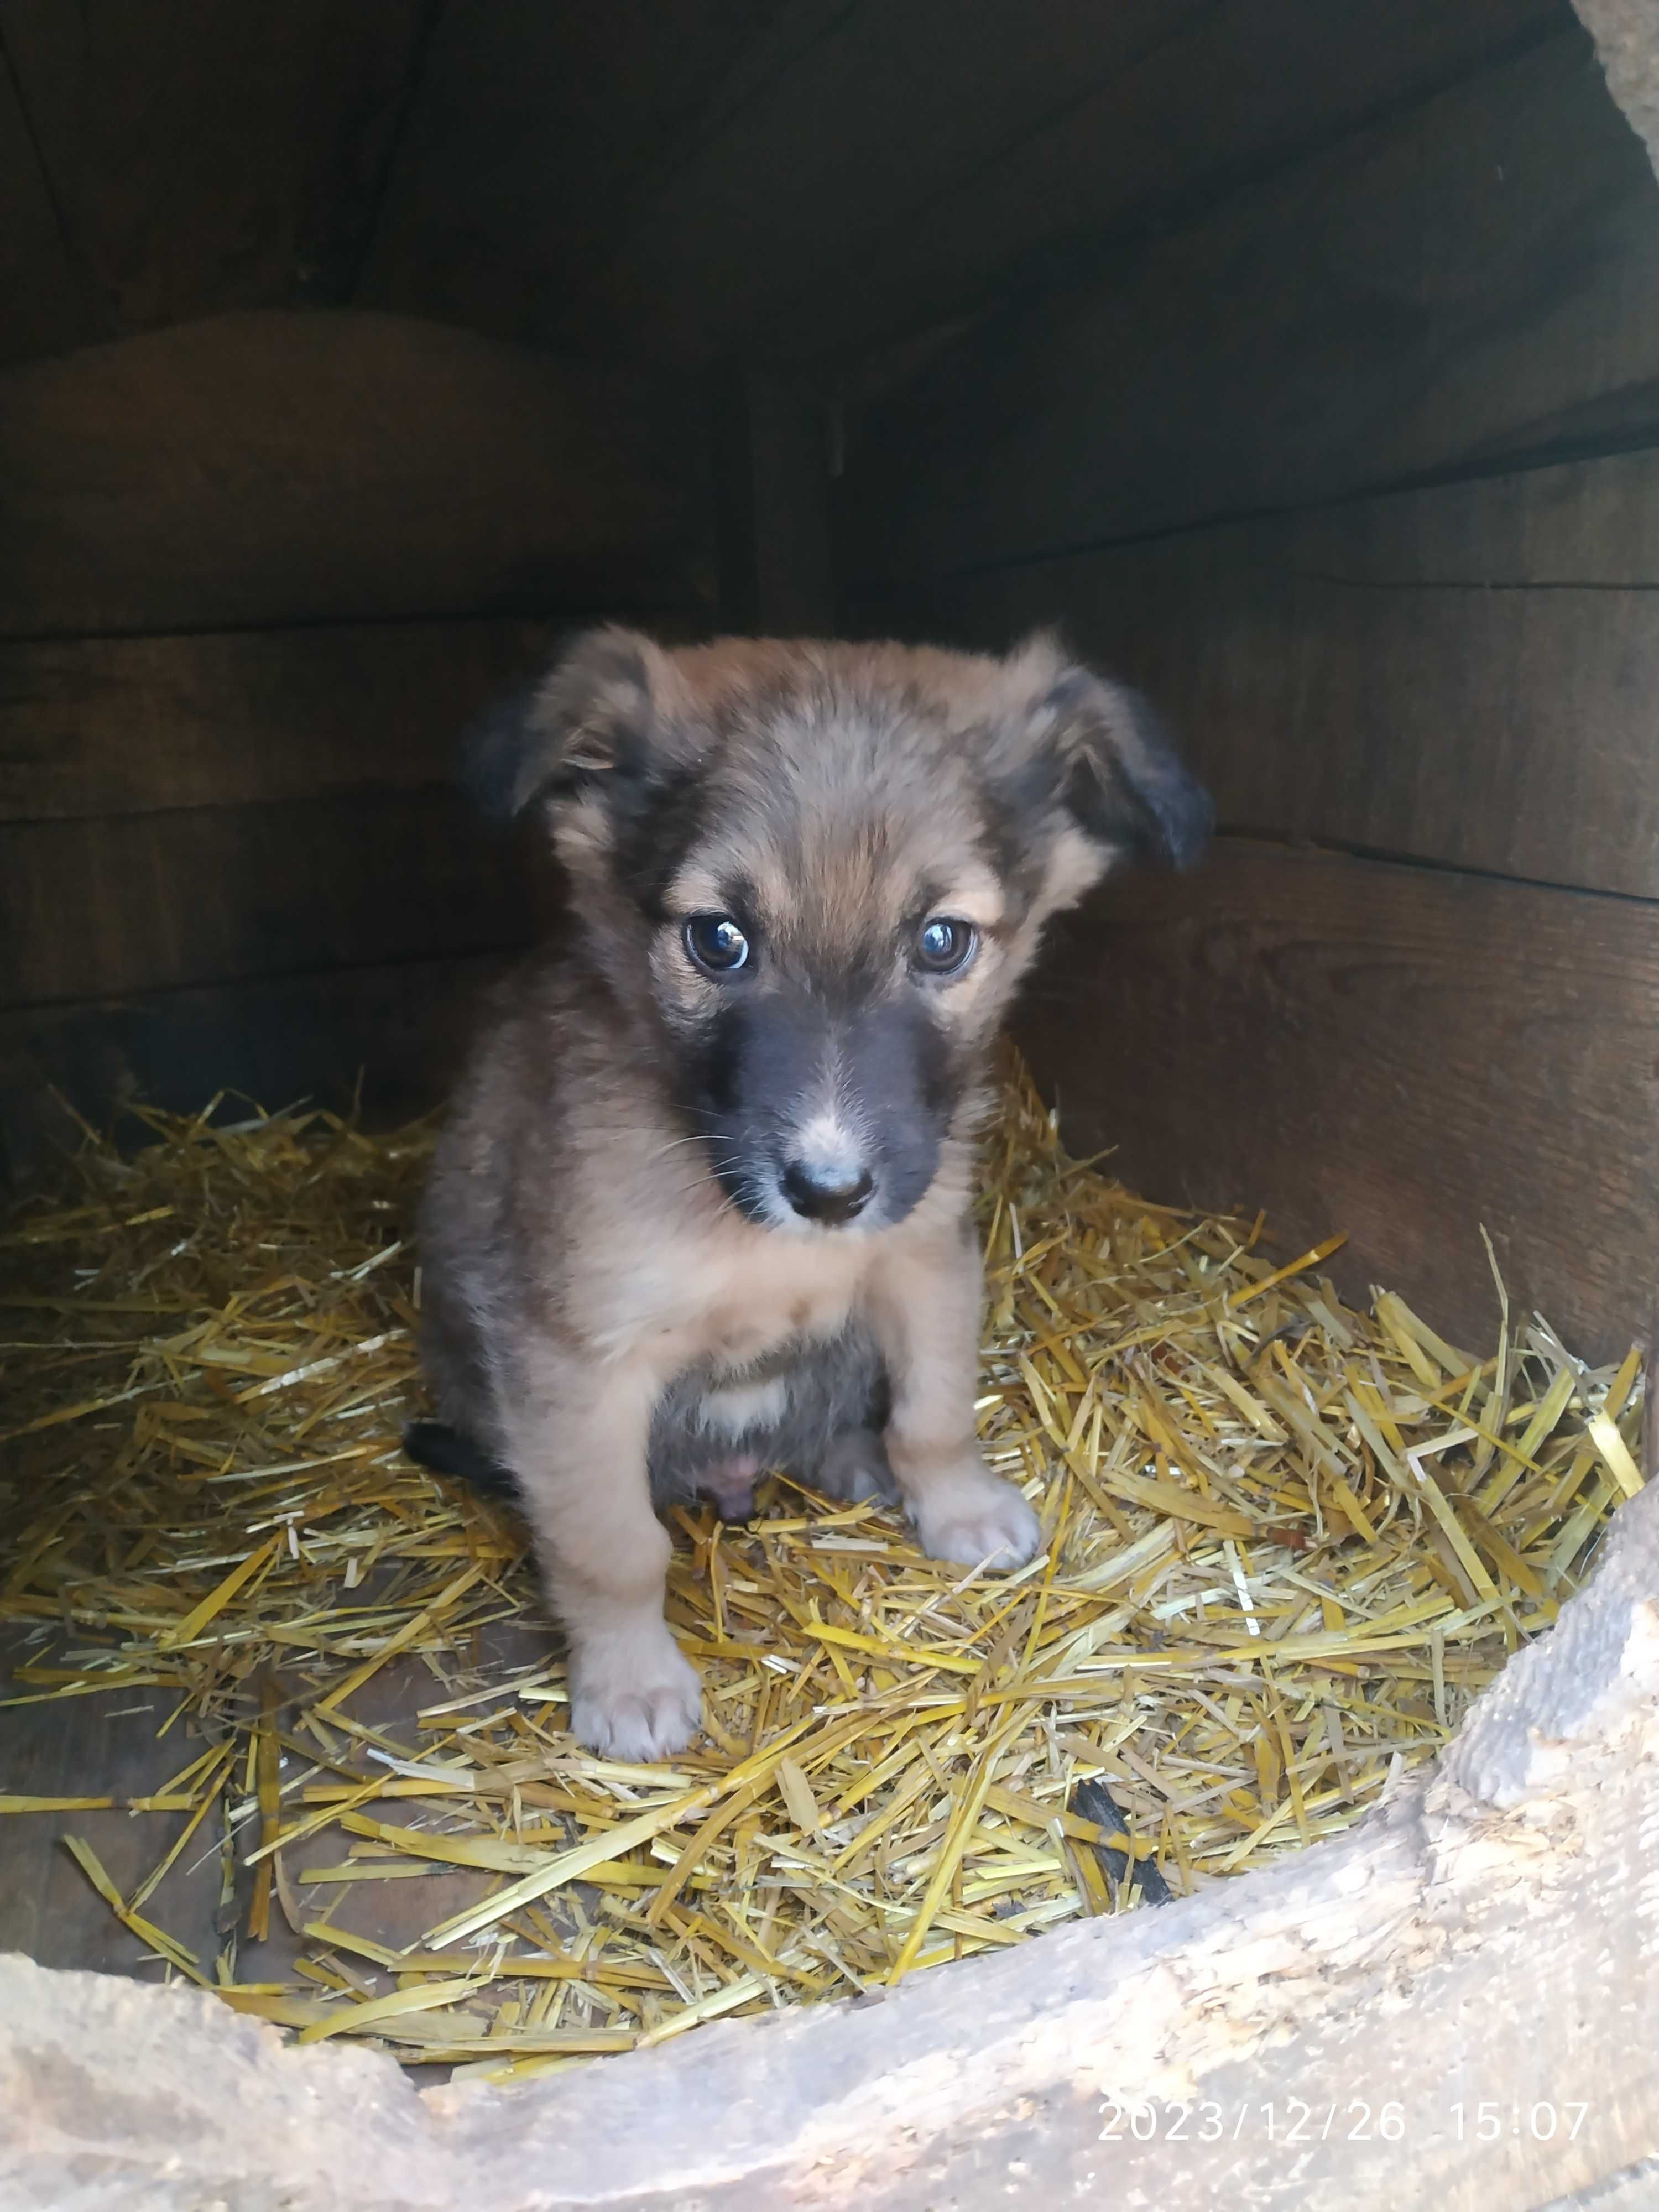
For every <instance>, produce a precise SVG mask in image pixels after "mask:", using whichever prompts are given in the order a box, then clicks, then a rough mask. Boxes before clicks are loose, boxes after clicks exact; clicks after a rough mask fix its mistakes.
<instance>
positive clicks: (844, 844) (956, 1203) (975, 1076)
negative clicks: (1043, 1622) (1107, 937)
mask: <svg viewBox="0 0 1659 2212" xmlns="http://www.w3.org/2000/svg"><path fill="white" fill-rule="evenodd" d="M481 763H482V780H483V781H486V782H487V783H488V784H489V786H490V787H492V789H493V793H494V796H495V801H496V803H497V805H499V806H500V807H501V809H502V810H503V811H507V812H511V813H519V812H522V811H524V810H526V809H530V808H534V809H537V810H539V811H541V812H543V813H544V816H545V819H546V823H547V825H548V830H549V834H550V837H551V840H552V843H553V846H554V848H555V850H556V854H557V855H558V857H559V859H560V860H561V861H562V864H563V871H564V875H565V878H566V881H567V884H568V903H569V908H570V918H571V922H572V925H573V927H572V928H571V931H570V933H569V938H568V942H567V943H565V944H563V945H562V946H561V947H560V948H559V949H558V950H557V951H555V952H550V953H546V954H544V955H543V956H542V957H539V958H538V959H535V960H532V962H530V963H529V964H527V965H526V967H525V968H524V969H522V970H521V971H520V973H519V974H518V975H517V976H516V977H514V978H513V980H512V981H511V982H510V983H509V984H508V985H507V987H506V989H505V990H504V992H503V993H502V994H501V998H500V1000H499V1002H498V1004H497V1005H496V1006H495V1011H494V1014H493V1018H492V1019H491V1020H490V1021H489V1024H487V1025H486V1028H485V1030H484V1033H483V1036H482V1038H481V1040H480V1042H479V1045H478V1047H477V1051H476V1053H475V1054H474V1057H473V1060H472V1063H471V1067H470V1069H469V1071H468V1073H467V1074H466V1076H465V1079H464V1080H463V1082H462V1085H461V1087H460V1091H459V1096H458V1097H457V1099H456V1101H455V1104H454V1109H453V1114H452V1116H451V1118H450V1121H449V1123H448V1126H447V1129H446V1131H445V1133H444V1136H443V1139H442V1141H441V1145H440V1146H439V1150H438V1154H437V1158H436V1160H435V1164H434V1168H433V1173H432V1180H431V1185H430V1189H429V1192H428V1199H427V1204H426V1211H425V1216H424V1221H423V1225H422V1260H423V1278H422V1279H423V1285H424V1288H423V1304H424V1330H425V1338H424V1353H425V1358H426V1364H427V1369H428V1376H429V1378H430V1381H431V1383H432V1387H433V1390H434V1392H435V1396H436V1400H437V1404H438V1409H439V1413H440V1415H441V1421H440V1422H437V1423H425V1424H421V1425H417V1427H416V1429H414V1430H412V1431H410V1449H411V1450H412V1451H413V1452H414V1453H415V1455H416V1456H417V1457H420V1458H422V1459H423V1460H424V1461H426V1462H427V1463H428V1464H430V1465H435V1466H438V1467H441V1468H444V1469H445V1470H446V1471H448V1472H453V1473H461V1474H469V1475H471V1477H472V1478H473V1479H474V1480H482V1481H483V1482H485V1483H486V1484H491V1485H495V1486H500V1485H502V1484H504V1483H507V1482H509V1481H510V1483H511V1484H512V1486H514V1487H515V1488H516V1491H517V1492H518V1495H519V1498H520V1504H521V1505H522V1508H523V1510H524V1511H525V1513H526V1515H527V1516H528V1518H529V1520H530V1522H531V1525H532V1529H533V1531H534V1534H535V1537H536V1542H537V1549H538V1558H539V1560H540V1563H541V1566H542V1569H543V1572H544V1577H545V1580H546V1587H547V1594H548V1597H549V1600H550V1604H551V1606H552V1607H553V1609H554V1610H555V1611H556V1613H558V1614H559V1615H560V1616H561V1618H562V1620H563V1622H564V1624H565V1627H566V1629H567V1631H568V1637H569V1644H570V1704H571V1725H572V1727H573V1729H574V1731H575V1733H576V1735H578V1736H579V1737H580V1739H581V1741H583V1742H584V1743H586V1744H588V1745H590V1746H592V1747H593V1748H594V1749H595V1750H598V1751H601V1752H605V1753H611V1755H613V1756H615V1757H617V1758H618V1759H661V1758H664V1757H665V1756H667V1755H668V1754H670V1753H672V1752H675V1751H677V1750H678V1749H679V1748H680V1747H682V1746H683V1745H684V1744H685V1743H686V1742H687V1741H689V1740H690V1737H691V1736H692V1735H694V1734H695V1733H696V1728H697V1723H698V1713H699V1704H700V1697H699V1688H698V1682H697V1677H696V1674H695V1673H694V1672H693V1670H692V1668H690V1666H689V1665H688V1664H687V1662H686V1661H685V1660H684V1658H683V1657H682V1656H681V1654H680V1652H679V1650H678V1647H677V1645H676V1644H675V1643H674V1639H673V1638H672V1637H671V1635H670V1634H669V1632H668V1629H667V1626H666V1625H665V1621H664V1619H663V1577H664V1571H665V1567H666V1565H667V1561H668V1556H669V1541H668V1537H667V1535H666V1534H665V1531H664V1528H663V1527H662V1525H661V1523H660V1522H659V1520H658V1518H657V1515H656V1512H655V1510H653V1500H654V1501H655V1503H656V1504H661V1503H662V1502H663V1501H664V1500H665V1499H666V1498H671V1497H672V1496H673V1495H675V1494H677V1493H678V1494H681V1495H690V1494H691V1493H693V1492H697V1491H702V1492H708V1494H710V1495H712V1496H713V1497H714V1498H715V1499H716V1500H717V1502H718V1503H719V1504H720V1509H721V1510H722V1511H723V1512H724V1513H725V1514H726V1516H727V1517H728V1518H737V1517H740V1516H742V1514H743V1513H744V1512H745V1511H746V1510H748V1507H749V1503H750V1495H751V1492H752V1486H753V1482H754V1479H755V1476H756V1474H757V1473H758V1472H760V1471H763V1470H764V1469H766V1468H772V1467H779V1466H781V1467H785V1468H788V1469H789V1470H790V1471H791V1472H793V1473H795V1474H799V1476H800V1477H802V1478H803V1479H804V1480H809V1481H811V1482H814V1483H816V1484H817V1486H819V1487H820V1488H822V1489H826V1490H828V1491H829V1492H831V1493H832V1494H835V1495H839V1496H842V1497H848V1498H859V1497H868V1496H872V1495H874V1494H876V1493H878V1492H884V1493H886V1494H888V1495H892V1494H894V1493H895V1492H896V1495H897V1496H898V1497H899V1498H902V1501H903V1504H904V1505H905V1508H906V1510H908V1513H909V1515H910V1517H911V1519H912V1520H913V1521H914V1522H915V1528H916V1533H917V1534H918V1536H919V1538H920V1540H921V1543H922V1545H923V1547H925V1548H926V1549H927V1551H928V1552H929V1553H932V1554H933V1557H934V1558H936V1559H951V1560H956V1561H958V1562H960V1563H962V1564H963V1565H978V1564H981V1563H987V1564H989V1565H998V1566H1005V1567H1011V1566H1016V1565H1019V1564H1021V1563H1022V1562H1023V1561H1024V1560H1026V1559H1030V1556H1031V1555H1032V1553H1033V1551H1034V1550H1035V1547H1036V1541H1037V1524H1036V1519H1035V1517H1034V1516H1033V1515H1032V1512H1031V1510H1030V1507H1029V1506H1028V1505H1027V1504H1026V1503H1025V1501H1024V1498H1022V1497H1021V1496H1020V1494H1019V1493H1018V1491H1016V1490H1014V1489H1012V1487H1011V1486H1009V1485H1008V1484H1006V1483H1005V1482H1003V1481H1001V1480H999V1479H998V1478H997V1477H996V1476H995V1475H994V1474H991V1473H990V1472H989V1471H988V1469H987V1468H986V1467H985V1465H984V1463H983V1462H982V1460H981V1456H980V1452H979V1448H978V1445H977V1443H976V1442H975V1431H974V1413H973V1406H974V1396H975V1371H976V1366H977V1359H978V1346H979V1324H980V1304H981V1282H980V1257H979V1252H978V1249H977V1246H976V1244H975V1238H974V1234H973V1230H972V1226H971V1223H970V1219H969V1177H970V1174H971V1169H972V1143H971V1139H972V1136H973V1133H974V1130H975V1123H976V1121H977V1119H978V1117H979V1116H980V1115H981V1112H982V1109H983V1106H984V1103H985V1097H986V1092H985V1068H986V1063H987V1053H988V1049H989V1048H990V1046H991V1043H992V1042H993V1039H994V1036H995V1034H996V1030H997V1026H998V1023H999V1020H1000V1017H1001V1015H1002V1013H1003V1012H1004V1009H1005V1008H1006V1005H1007V1003H1008V999H1009V995H1010V994H1011V992H1012V989H1013V987H1014V986H1015V984H1016V982H1017V981H1018V978H1019V976H1020V975H1021V974H1022V972H1023V971H1024V969H1025V968H1026V966H1027V965H1028V964H1029V963H1030V960H1031V957H1032V955H1033V954H1034V953H1035V951H1036V945H1037V939H1038V935H1039V933H1040V932H1041V930H1042V925H1043V922H1044V921H1045V920H1046V919H1047V918H1048V915H1051V914H1053V913H1054V911H1055V910H1056V909H1057V908H1061V907H1064V906H1068V905H1070V904H1072V903H1073V902H1074V901H1075V900H1076V899H1077V898H1078V897H1079V896H1080V895H1081V894H1082V893H1083V892H1084V891H1085V890H1086V889H1087V888H1088V887H1089V885H1090V884H1093V883H1094V882H1095V881H1096V880H1097V878H1099V877H1100V876H1102V875H1103V873H1104V872H1105V871H1106V870H1107V869H1108V868H1109V866H1111V865H1112V864H1113V863H1114V862H1115V861H1116V860H1122V859H1125V858H1127V857H1128V856H1130V855H1131V854H1134V853H1137V852H1146V853H1152V854H1157V855H1159V856H1161V857H1163V858H1164V859H1165V860H1172V861H1175V862H1177V863H1181V862H1184V861H1186V860H1189V859H1191V858H1192V857H1193V856H1194V854H1195V853H1196V852H1197V850H1198V848H1200V845H1201V844H1202V842H1203V841H1204V838H1205V836H1206V834H1207V831H1208V828H1209V823H1210V809H1209V803H1208V801H1207V800H1206V798H1205V796H1204V794H1203V793H1202V792H1200V790H1199V788H1198V787H1197V786H1196V785H1195V784H1194V782H1193V781H1192V780H1191V779H1190V777H1189V776H1188V775H1187V773H1186V772H1185V770H1184V769H1182V767H1181V765H1180V763H1179V762H1178V761H1177V760H1176V757H1175V756H1174V754H1173V752H1172V751H1171V750H1170V747H1169V744H1168V743H1167V741H1166V740H1165V738H1164V737H1163V736H1162V734H1161V733H1160V732H1159V731H1158V728H1157V726H1156V725H1155V724H1154V723H1153V722H1152V719H1151V717H1150V715H1149V714H1147V712H1146V709H1145V708H1144V707H1143V706H1142V705H1141V703H1140V702H1139V700H1137V699H1136V698H1135V697H1134V696H1133V694H1131V693H1129V692H1127V691H1125V690H1121V689H1120V688H1119V687H1117V686H1115V685H1113V684H1109V683H1108V682H1105V681H1104V680H1103V679H1102V678H1099V677H1097V676H1094V675H1091V674H1090V673H1089V672H1088V671H1086V670H1085V669H1082V668H1079V667H1077V666H1075V665H1072V664H1070V663H1068V662H1067V660H1066V659H1065V657H1064V655H1063V654H1062V653H1060V649H1059V648H1058V647H1057V646H1056V645H1055V644H1054V641H1052V640H1050V639H1048V638H1046V637H1039V638H1036V639H1034V640H1033V641H1030V643H1028V644H1027V645H1025V646H1024V647H1021V648H1020V649H1019V650H1018V652H1016V653H1013V654H1012V655H1011V656H1010V657H1009V658H1008V659H1004V660H996V659H978V658H972V657H969V656H968V655H966V654H958V653H944V652H934V651H926V650H912V649H909V648H906V647H899V646H896V645H879V646H851V645H817V644H778V643H771V642H759V643H754V642H745V641H723V642H720V643H717V644H714V645H708V646H702V647H696V648H693V649H687V650H680V651H673V652H669V651H665V650H664V649H662V648H660V647H658V646H656V645H654V644H653V643H652V642H651V641H649V640H648V639H647V638H644V637H641V636H637V635H633V634H631V633H629V632H627V631H623V630H617V629H606V630H600V631H598V632H596V633H594V634H592V635H589V636H587V637H586V638H584V639H582V640H580V641H579V642H578V643H576V644H575V645H574V647H572V648H571V649H570V650H569V651H568V653H566V655H565V656H564V657H563V658H562V659H561V660H560V661H559V662H558V664H557V665H556V666H555V667H554V669H553V670H552V671H551V673H550V675H549V676H548V677H547V678H546V680H545V681H544V683H543V684H542V685H541V686H540V688H539V690H537V691H536V692H535V693H534V694H533V695H532V696H531V697H530V698H529V699H528V700H527V701H526V702H524V703H523V704H522V705H521V706H520V708H516V709H514V710H512V711H510V712H509V713H507V714H504V715H503V716H502V717H501V718H499V719H498V720H497V721H496V723H495V725H494V726H493V727H492V728H491V729H490V731H489V732H488V733H487V735H486V738H485V740H484V743H483V748H482V752H481Z"/></svg>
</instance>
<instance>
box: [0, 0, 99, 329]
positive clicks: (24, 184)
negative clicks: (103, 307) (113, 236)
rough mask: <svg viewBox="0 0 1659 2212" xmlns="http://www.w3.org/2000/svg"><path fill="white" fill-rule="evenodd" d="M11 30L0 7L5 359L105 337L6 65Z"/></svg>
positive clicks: (0, 315) (0, 266)
mask: <svg viewBox="0 0 1659 2212" xmlns="http://www.w3.org/2000/svg"><path fill="white" fill-rule="evenodd" d="M8 31H9V18H8V16H7V14H6V12H5V10H4V9H0V208H3V209H4V210H5V220H4V222H0V362H11V361H25V360H27V358H28V357H29V356H31V355H32V354H40V353H52V352H54V351H56V350H57V349H59V348H61V347H64V346H71V345H76V344H79V343H82V341H84V340H85V339H88V338H90V337H97V336H99V335H100V334H101V333H100V330H99V326H98V323H97V319H96V315H95V311H94V309H93V307H91V305H90V303H89V301H88V299H87V296H86V294H85V292H84V290H83V289H82V281H81V276H80V272H79V271H78V270H77V269H76V265H75V260H74V257H73V256H72V254H71V253H70V248H69V245H68V241H67V240H66V239H65V238H64V232H63V228H62V225H61V223H60V221H59V217H58V210H57V209H56V208H55V207H54V206H53V204H52V191H51V188H50V187H49V185H47V182H46V174H45V172H44V171H43V169H42V168H41V166H40V155H39V152H38V149H37V148H36V145H35V142H34V138H33V134H32V132H31V131H30V129H29V120H28V117H27V114H26V113H25V112H24V110H23V107H22V105H21V102H20V101H19V100H18V97H17V88H16V84H15V79H14V77H13V75H12V73H11V71H10V70H9V69H7V67H6V66H5V63H6V60H7V59H8V53H7V44H6V42H7V33H8Z"/></svg>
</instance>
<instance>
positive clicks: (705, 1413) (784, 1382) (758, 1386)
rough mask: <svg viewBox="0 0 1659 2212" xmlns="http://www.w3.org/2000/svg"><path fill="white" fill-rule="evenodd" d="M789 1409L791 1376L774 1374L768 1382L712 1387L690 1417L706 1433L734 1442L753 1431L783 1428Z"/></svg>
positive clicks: (706, 1434)
mask: <svg viewBox="0 0 1659 2212" xmlns="http://www.w3.org/2000/svg"><path fill="white" fill-rule="evenodd" d="M788 1411H789V1383H788V1378H787V1376H782V1375H775V1376H773V1377H772V1379H771V1381H770V1382H769V1383H727V1384H726V1385H724V1386H723V1387H720V1388H716V1389H711V1390H709V1391H708V1393H707V1395H705V1396H704V1397H703V1398H702V1399H701V1400H700V1401H698V1403H697V1405H696V1407H695V1408H694V1409H693V1412H692V1415H691V1419H692V1421H693V1423H694V1425H696V1427H697V1428H698V1429H699V1430H701V1431H702V1433H703V1434H704V1435H705V1436H710V1437H721V1438H723V1439H724V1440H725V1441H726V1443H736V1442H737V1440H738V1437H744V1436H747V1435H749V1434H750V1432H751V1431H767V1430H773V1429H777V1428H780V1427H781V1425H782V1424H783V1421H784V1419H785V1417H786V1416H787V1413H788Z"/></svg>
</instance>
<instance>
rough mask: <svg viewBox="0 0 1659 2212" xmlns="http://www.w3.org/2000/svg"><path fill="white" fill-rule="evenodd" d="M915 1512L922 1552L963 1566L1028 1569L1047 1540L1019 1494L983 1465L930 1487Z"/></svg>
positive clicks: (957, 1472) (914, 1508)
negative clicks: (1030, 1560) (1027, 1563)
mask: <svg viewBox="0 0 1659 2212" xmlns="http://www.w3.org/2000/svg"><path fill="white" fill-rule="evenodd" d="M912 1510H913V1512H914V1514H915V1523H916V1534H917V1536H918V1537H919V1538H920V1539H921V1548H922V1550H923V1551H924V1552H926V1553H927V1555H928V1557H929V1558H930V1559H949V1560H951V1561H952V1562H954V1563H955V1564H956V1565H958V1566H964V1567H976V1566H978V1565H980V1563H981V1560H982V1561H984V1563H985V1564H986V1565H987V1566H991V1567H1001V1568H1005V1569H1006V1568H1009V1567H1023V1566H1024V1564H1025V1562H1026V1561H1027V1559H1030V1558H1031V1557H1032V1556H1033V1554H1034V1553H1036V1547H1037V1544H1038V1541H1039V1540H1040V1538H1041V1535H1042V1528H1041V1525H1040V1524H1039V1522H1038V1520H1037V1517H1036V1514H1035V1513H1033V1512H1032V1510H1031V1509H1030V1506H1029V1505H1028V1504H1026V1503H1025V1500H1024V1498H1022V1497H1021V1496H1020V1494H1019V1492H1018V1491H1017V1490H1016V1489H1014V1488H1013V1487H1012V1485H1011V1484H1008V1483H1006V1482H1004V1481H1003V1480H1001V1478H1000V1476H998V1475H994V1474H991V1473H990V1472H989V1470H988V1469H987V1468H983V1467H981V1466H977V1465H969V1466H965V1467H963V1468H959V1469H958V1470H957V1471H956V1472H955V1473H954V1474H951V1475H949V1476H946V1477H944V1478H941V1479H938V1480H935V1481H933V1482H932V1483H930V1484H929V1485H928V1486H927V1495H926V1496H925V1497H923V1498H919V1499H917V1501H916V1502H915V1505H914V1507H913V1509H912Z"/></svg>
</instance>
